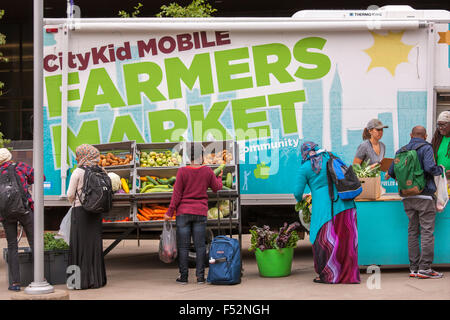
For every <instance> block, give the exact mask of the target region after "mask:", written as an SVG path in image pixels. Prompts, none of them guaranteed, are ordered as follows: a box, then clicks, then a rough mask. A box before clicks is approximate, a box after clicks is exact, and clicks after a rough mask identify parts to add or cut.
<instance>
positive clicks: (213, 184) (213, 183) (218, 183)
mask: <svg viewBox="0 0 450 320" xmlns="http://www.w3.org/2000/svg"><path fill="white" fill-rule="evenodd" d="M209 187H210V188H211V189H212V191H213V192H217V191H219V190H222V178H221V177H216V175H215V174H214V171H213V170H212V169H211V170H210V182H209Z"/></svg>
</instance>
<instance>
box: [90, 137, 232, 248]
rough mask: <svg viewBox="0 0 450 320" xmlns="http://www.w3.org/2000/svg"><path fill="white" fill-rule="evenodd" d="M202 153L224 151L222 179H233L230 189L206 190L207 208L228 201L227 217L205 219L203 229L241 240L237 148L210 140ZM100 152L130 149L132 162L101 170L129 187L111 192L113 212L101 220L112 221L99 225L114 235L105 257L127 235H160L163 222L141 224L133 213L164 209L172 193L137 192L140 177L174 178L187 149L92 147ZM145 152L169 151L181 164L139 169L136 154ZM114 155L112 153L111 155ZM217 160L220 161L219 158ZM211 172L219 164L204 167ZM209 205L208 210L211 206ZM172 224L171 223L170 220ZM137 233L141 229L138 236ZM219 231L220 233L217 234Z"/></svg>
mask: <svg viewBox="0 0 450 320" xmlns="http://www.w3.org/2000/svg"><path fill="white" fill-rule="evenodd" d="M202 144H203V146H204V150H205V153H206V154H208V152H212V153H215V152H217V154H219V153H220V152H222V153H223V154H225V153H224V152H223V150H225V149H226V150H227V153H226V154H230V155H231V158H230V157H228V160H229V163H226V164H225V166H224V169H223V172H224V177H225V176H226V175H227V174H228V173H231V174H232V176H233V186H232V189H231V190H220V191H218V192H216V193H215V192H212V191H208V192H207V195H208V202H209V203H210V208H212V207H214V206H215V205H216V204H215V203H214V202H217V206H218V205H219V201H221V200H229V201H231V202H230V205H231V207H230V210H231V212H230V213H231V214H230V215H227V216H226V217H223V218H216V217H210V218H209V219H208V220H207V226H208V228H211V229H219V230H220V229H228V228H229V229H230V235H231V233H232V232H236V230H237V231H238V233H239V239H240V241H241V225H240V223H241V221H240V200H239V198H240V193H239V166H238V164H236V163H235V161H236V160H237V159H238V145H237V143H236V142H233V141H214V142H202ZM96 147H97V148H98V149H99V150H101V152H102V153H107V152H111V151H116V152H118V151H120V150H126V152H128V150H130V152H132V154H133V161H132V162H130V164H128V165H120V166H107V167H104V168H105V170H106V171H107V172H108V173H109V172H114V173H116V174H117V175H119V176H120V177H121V178H125V179H129V181H130V182H131V188H130V192H129V193H115V194H114V195H113V209H112V210H111V212H110V213H109V214H108V215H106V216H104V217H103V218H104V219H105V220H112V221H111V222H106V221H105V222H103V231H104V235H105V236H106V237H108V236H111V235H114V237H115V239H116V240H115V241H114V242H113V244H111V245H110V246H109V247H108V248H107V249H106V250H105V251H104V254H105V255H106V254H107V253H108V252H110V251H111V250H112V249H113V248H114V247H115V246H116V245H117V244H118V243H119V242H120V241H121V240H123V239H125V238H127V237H129V236H130V234H134V233H136V235H137V237H138V239H139V238H140V237H142V239H144V238H145V237H146V236H148V234H146V233H145V232H149V234H150V233H154V232H160V231H161V230H162V228H163V225H164V220H148V221H141V220H139V219H138V217H137V214H138V213H139V210H138V209H140V208H141V206H142V205H151V204H158V205H162V206H166V207H167V206H168V204H169V203H170V201H171V199H172V195H173V191H171V192H154V193H140V192H139V190H140V188H141V186H142V184H143V182H144V181H143V180H141V178H143V177H145V176H152V177H157V178H160V179H170V178H172V177H176V175H177V172H178V169H180V168H182V167H184V166H186V164H187V163H189V161H188V155H189V154H188V152H189V151H188V150H187V149H186V143H185V142H181V143H144V144H136V143H135V142H134V141H126V142H120V143H110V144H102V145H97V146H96ZM149 150H154V151H155V152H156V151H157V150H161V151H162V150H171V151H172V152H178V153H179V155H180V156H181V159H182V160H181V163H180V164H179V165H177V166H170V167H169V166H168V167H163V166H153V167H141V166H140V153H141V152H142V151H145V152H148V151H149ZM112 153H114V152H112ZM219 160H220V159H219ZM225 160H226V155H225V156H223V161H225ZM204 165H205V166H208V167H210V168H211V169H213V170H214V169H216V168H217V167H219V166H220V164H218V163H217V164H204ZM211 206H212V207H211ZM126 217H129V218H130V220H131V221H114V220H122V219H124V218H126ZM170 221H171V222H172V221H173V223H175V220H170ZM139 230H142V231H143V233H141V232H140V231H139ZM219 232H220V231H219Z"/></svg>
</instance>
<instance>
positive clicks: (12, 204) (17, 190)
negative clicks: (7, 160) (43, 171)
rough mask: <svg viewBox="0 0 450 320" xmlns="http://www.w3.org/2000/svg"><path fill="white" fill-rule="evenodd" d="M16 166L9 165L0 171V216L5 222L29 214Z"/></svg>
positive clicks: (27, 203) (29, 210)
mask: <svg viewBox="0 0 450 320" xmlns="http://www.w3.org/2000/svg"><path fill="white" fill-rule="evenodd" d="M16 166H17V164H11V165H9V166H8V167H6V168H4V169H1V170H0V215H1V216H2V218H3V219H5V220H7V221H14V220H17V219H19V218H20V217H21V216H23V215H25V214H28V213H29V212H31V209H30V206H29V202H28V199H27V197H26V195H25V190H23V188H22V186H21V183H20V180H19V176H18V175H17V173H16ZM4 171H6V173H5V172H4Z"/></svg>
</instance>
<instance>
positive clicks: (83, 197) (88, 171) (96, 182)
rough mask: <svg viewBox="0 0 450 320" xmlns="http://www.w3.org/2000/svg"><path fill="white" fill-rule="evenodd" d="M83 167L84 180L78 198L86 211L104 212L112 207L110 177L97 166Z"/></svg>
mask: <svg viewBox="0 0 450 320" xmlns="http://www.w3.org/2000/svg"><path fill="white" fill-rule="evenodd" d="M81 168H82V169H84V181H83V187H82V189H81V194H78V192H77V195H78V199H79V200H80V203H81V205H82V206H83V208H84V209H85V210H86V211H89V212H92V213H104V212H108V211H109V210H111V207H112V198H113V191H112V184H111V178H110V177H109V176H108V174H107V173H106V172H105V171H104V170H103V169H102V168H100V167H99V166H93V167H81Z"/></svg>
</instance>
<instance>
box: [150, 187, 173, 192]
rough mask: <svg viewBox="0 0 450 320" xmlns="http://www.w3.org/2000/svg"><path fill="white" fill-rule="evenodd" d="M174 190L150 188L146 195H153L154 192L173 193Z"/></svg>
mask: <svg viewBox="0 0 450 320" xmlns="http://www.w3.org/2000/svg"><path fill="white" fill-rule="evenodd" d="M172 191H173V189H171V188H159V187H158V188H150V189H149V190H147V191H146V192H145V193H153V192H172Z"/></svg>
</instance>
